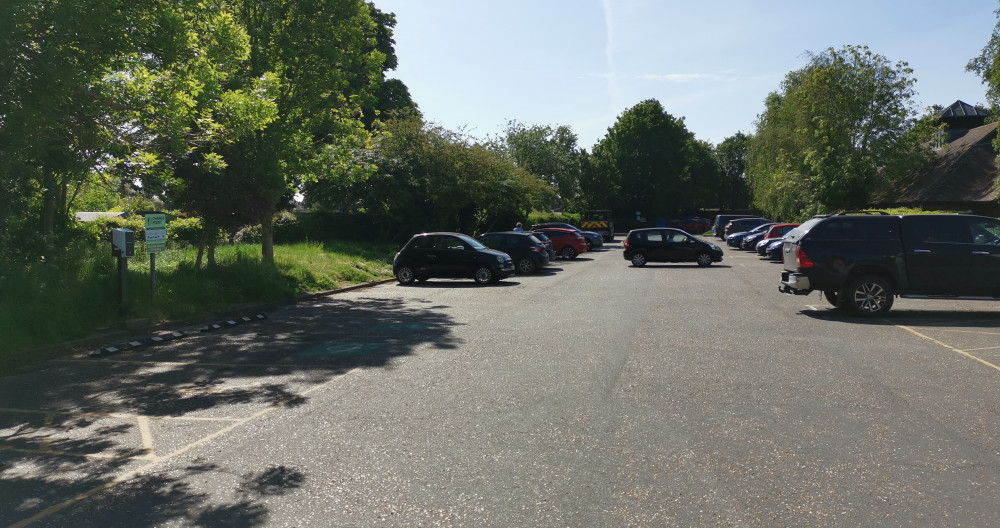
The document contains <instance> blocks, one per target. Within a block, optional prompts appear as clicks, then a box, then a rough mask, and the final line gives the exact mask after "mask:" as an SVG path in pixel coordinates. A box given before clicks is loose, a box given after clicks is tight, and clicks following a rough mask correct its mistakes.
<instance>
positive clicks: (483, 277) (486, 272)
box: [473, 266, 493, 284]
mask: <svg viewBox="0 0 1000 528" xmlns="http://www.w3.org/2000/svg"><path fill="white" fill-rule="evenodd" d="M473 278H475V279H476V282H477V283H479V284H489V283H490V282H493V270H492V269H490V267H489V266H480V267H479V268H477V269H476V273H475V275H474V276H473Z"/></svg>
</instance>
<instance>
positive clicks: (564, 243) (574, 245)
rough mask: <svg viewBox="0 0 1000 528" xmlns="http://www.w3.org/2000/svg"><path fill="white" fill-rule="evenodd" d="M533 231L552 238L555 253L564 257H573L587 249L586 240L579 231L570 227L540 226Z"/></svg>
mask: <svg viewBox="0 0 1000 528" xmlns="http://www.w3.org/2000/svg"><path fill="white" fill-rule="evenodd" d="M535 231H539V232H541V233H542V234H543V235H545V236H547V237H549V239H550V240H552V246H553V247H554V249H555V250H556V255H559V256H561V257H562V258H565V259H574V258H576V256H577V255H579V254H580V253H585V252H586V251H587V241H586V239H584V238H583V236H581V235H580V234H579V233H577V232H576V231H573V230H572V229H564V228H562V227H540V228H538V229H535Z"/></svg>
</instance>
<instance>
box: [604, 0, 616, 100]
mask: <svg viewBox="0 0 1000 528" xmlns="http://www.w3.org/2000/svg"><path fill="white" fill-rule="evenodd" d="M612 1H613V0H601V8H602V9H603V11H604V61H605V63H606V64H607V66H608V73H607V77H606V78H607V79H608V92H609V93H608V95H609V96H610V97H608V101H609V102H610V103H611V107H612V108H617V103H618V101H617V99H618V93H619V90H618V83H617V78H616V77H617V76H616V70H615V22H614V17H613V16H612V13H611V3H612Z"/></svg>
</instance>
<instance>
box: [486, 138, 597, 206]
mask: <svg viewBox="0 0 1000 528" xmlns="http://www.w3.org/2000/svg"><path fill="white" fill-rule="evenodd" d="M576 142H577V136H576V134H574V133H573V131H572V130H571V129H570V128H569V127H568V126H559V127H556V128H552V127H550V126H540V125H534V126H530V127H528V126H525V125H523V124H521V123H518V122H516V121H511V122H509V123H507V129H506V131H505V133H504V136H503V140H502V142H501V146H500V147H499V148H500V149H501V150H503V151H504V152H505V153H506V154H507V155H508V156H510V157H511V159H513V160H514V163H516V164H517V166H519V167H521V168H523V169H525V170H527V171H528V172H530V173H532V174H534V175H535V176H537V177H539V178H541V179H542V180H543V181H545V182H546V183H548V184H549V186H550V187H551V189H552V192H544V193H540V194H539V195H536V196H533V197H532V198H533V203H532V205H533V206H534V207H535V208H537V209H540V210H549V209H556V208H562V209H564V210H567V211H579V210H582V207H581V205H582V204H581V201H580V198H581V196H580V171H581V160H580V157H581V152H580V149H579V147H577V143H576Z"/></svg>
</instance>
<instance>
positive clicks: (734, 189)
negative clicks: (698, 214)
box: [715, 132, 750, 211]
mask: <svg viewBox="0 0 1000 528" xmlns="http://www.w3.org/2000/svg"><path fill="white" fill-rule="evenodd" d="M749 139H750V138H749V137H747V135H746V134H744V133H742V132H737V133H736V134H734V135H732V136H730V137H728V138H726V139H724V140H723V141H722V143H719V145H718V146H716V147H715V159H716V163H717V164H718V167H719V173H720V175H719V177H720V181H719V187H718V195H717V205H718V207H719V210H720V211H735V210H740V209H746V208H748V207H749V206H750V198H749V194H750V192H749V191H750V189H749V187H748V186H747V181H746V170H747V169H746V162H747V144H748V143H749Z"/></svg>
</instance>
